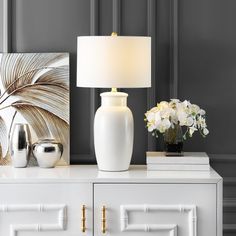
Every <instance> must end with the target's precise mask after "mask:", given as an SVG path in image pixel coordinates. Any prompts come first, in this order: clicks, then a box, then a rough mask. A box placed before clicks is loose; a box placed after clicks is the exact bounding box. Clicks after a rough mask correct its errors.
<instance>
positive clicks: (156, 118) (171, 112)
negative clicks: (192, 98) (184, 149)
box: [144, 99, 209, 139]
mask: <svg viewBox="0 0 236 236" xmlns="http://www.w3.org/2000/svg"><path fill="white" fill-rule="evenodd" d="M205 115H206V112H205V111H204V110H203V109H201V108H200V107H199V106H198V105H196V104H191V103H190V102H189V101H186V100H185V101H183V102H181V101H180V100H178V99H171V100H170V102H166V101H162V102H160V103H157V106H155V107H153V108H152V109H150V110H149V111H147V112H146V113H145V119H144V120H145V122H146V123H147V129H148V131H149V132H151V133H152V134H153V136H155V137H158V134H159V133H161V134H164V133H165V132H166V131H168V130H170V129H172V130H176V129H175V127H176V126H180V127H184V128H185V129H186V130H184V132H183V135H182V138H183V139H186V138H187V137H192V136H193V134H194V132H195V131H199V132H200V134H201V135H202V136H203V137H205V136H206V135H207V134H208V133H209V130H208V129H207V124H206V118H205Z"/></svg>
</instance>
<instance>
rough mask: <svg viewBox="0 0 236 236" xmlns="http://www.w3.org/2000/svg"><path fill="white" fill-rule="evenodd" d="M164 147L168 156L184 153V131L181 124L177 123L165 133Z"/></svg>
mask: <svg viewBox="0 0 236 236" xmlns="http://www.w3.org/2000/svg"><path fill="white" fill-rule="evenodd" d="M164 148H165V153H166V156H182V155H183V132H182V128H181V126H180V125H178V124H176V125H174V127H170V128H169V129H168V130H167V131H166V132H165V133H164Z"/></svg>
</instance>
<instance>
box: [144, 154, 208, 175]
mask: <svg viewBox="0 0 236 236" xmlns="http://www.w3.org/2000/svg"><path fill="white" fill-rule="evenodd" d="M146 162H147V169H148V170H170V171H172V170H188V171H209V170H210V164H209V157H208V156H207V154H206V153H205V152H184V155H183V156H165V153H164V152H147V156H146Z"/></svg>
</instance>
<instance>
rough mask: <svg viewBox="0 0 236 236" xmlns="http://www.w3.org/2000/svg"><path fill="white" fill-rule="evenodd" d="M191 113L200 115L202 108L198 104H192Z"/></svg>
mask: <svg viewBox="0 0 236 236" xmlns="http://www.w3.org/2000/svg"><path fill="white" fill-rule="evenodd" d="M190 110H191V113H194V114H198V113H199V111H200V107H199V106H198V105H196V104H192V105H191V106H190Z"/></svg>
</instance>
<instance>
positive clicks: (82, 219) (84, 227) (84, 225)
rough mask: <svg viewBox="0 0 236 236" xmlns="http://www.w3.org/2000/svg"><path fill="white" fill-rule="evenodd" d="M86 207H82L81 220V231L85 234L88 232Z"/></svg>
mask: <svg viewBox="0 0 236 236" xmlns="http://www.w3.org/2000/svg"><path fill="white" fill-rule="evenodd" d="M85 210H86V207H85V205H83V206H82V218H81V231H82V232H83V233H85V231H86V217H85Z"/></svg>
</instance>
